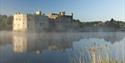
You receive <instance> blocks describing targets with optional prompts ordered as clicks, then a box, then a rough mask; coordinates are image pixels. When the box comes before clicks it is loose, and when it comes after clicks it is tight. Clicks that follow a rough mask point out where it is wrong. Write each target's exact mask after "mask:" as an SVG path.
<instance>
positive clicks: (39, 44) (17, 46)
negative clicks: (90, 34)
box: [12, 33, 73, 53]
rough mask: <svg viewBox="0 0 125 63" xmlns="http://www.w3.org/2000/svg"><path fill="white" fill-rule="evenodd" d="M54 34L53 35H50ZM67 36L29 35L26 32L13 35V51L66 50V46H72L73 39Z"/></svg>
mask: <svg viewBox="0 0 125 63" xmlns="http://www.w3.org/2000/svg"><path fill="white" fill-rule="evenodd" d="M49 36H52V35H49ZM65 38H66V37H64V36H62V37H61V38H60V39H59V38H58V37H53V36H52V37H51V38H50V37H49V38H48V36H45V35H42V36H41V35H38V34H33V35H28V34H25V33H21V34H16V33H14V34H13V36H12V45H13V51H14V52H16V53H24V52H39V53H40V52H42V51H43V50H46V49H47V50H50V51H61V52H63V51H65V49H66V48H72V42H73V40H71V39H70V40H66V39H65Z"/></svg>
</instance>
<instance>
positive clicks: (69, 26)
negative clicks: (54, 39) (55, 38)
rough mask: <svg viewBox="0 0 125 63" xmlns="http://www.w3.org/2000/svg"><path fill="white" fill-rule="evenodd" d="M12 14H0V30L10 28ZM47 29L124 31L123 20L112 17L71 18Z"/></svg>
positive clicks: (61, 30)
mask: <svg viewBox="0 0 125 63" xmlns="http://www.w3.org/2000/svg"><path fill="white" fill-rule="evenodd" d="M12 22H13V16H6V15H0V30H12ZM47 31H55V32H65V31H70V32H99V31H101V32H112V31H125V22H124V21H116V20H114V19H113V18H112V19H111V20H109V21H105V22H102V21H92V22H81V21H80V20H73V21H72V22H71V23H66V22H65V23H55V22H54V23H51V24H49V27H48V28H47Z"/></svg>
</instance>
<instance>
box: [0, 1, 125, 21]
mask: <svg viewBox="0 0 125 63" xmlns="http://www.w3.org/2000/svg"><path fill="white" fill-rule="evenodd" d="M37 10H41V11H42V12H43V13H45V14H46V15H47V14H48V13H50V12H55V13H58V12H60V11H65V12H66V14H68V15H70V14H71V13H73V14H74V19H79V20H81V21H106V20H110V19H111V18H114V19H116V20H120V21H125V0H0V14H2V15H13V14H15V13H16V12H23V13H34V12H35V11H37Z"/></svg>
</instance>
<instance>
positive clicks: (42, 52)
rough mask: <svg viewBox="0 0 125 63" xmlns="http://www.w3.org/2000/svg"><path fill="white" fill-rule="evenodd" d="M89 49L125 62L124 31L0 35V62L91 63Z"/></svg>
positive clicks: (97, 53) (122, 62) (7, 32)
mask: <svg viewBox="0 0 125 63" xmlns="http://www.w3.org/2000/svg"><path fill="white" fill-rule="evenodd" d="M91 48H96V49H97V50H96V58H97V59H100V60H101V59H103V58H106V59H105V60H107V59H113V60H117V61H118V63H124V62H125V61H124V60H125V58H124V57H125V32H83V33H81V32H79V33H74V32H66V33H64V32H51V33H48V32H42V33H20V32H10V31H1V32H0V63H36V62H37V63H80V61H79V60H80V59H81V61H82V62H83V63H91V61H92V55H91V53H92V52H91V51H89V50H90V49H91ZM97 63H100V62H99V61H98V62H97Z"/></svg>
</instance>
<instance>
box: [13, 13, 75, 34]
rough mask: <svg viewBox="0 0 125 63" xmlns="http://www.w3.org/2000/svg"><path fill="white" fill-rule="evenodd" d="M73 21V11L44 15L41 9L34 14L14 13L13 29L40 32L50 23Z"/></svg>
mask: <svg viewBox="0 0 125 63" xmlns="http://www.w3.org/2000/svg"><path fill="white" fill-rule="evenodd" d="M72 21H73V13H72V14H71V15H65V12H59V13H50V14H48V15H45V14H44V13H42V12H41V11H36V13H34V14H23V13H20V12H18V13H16V14H14V19H13V31H18V32H42V31H44V30H46V29H47V28H48V27H49V25H50V23H53V22H56V23H62V24H64V23H70V22H72Z"/></svg>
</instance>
